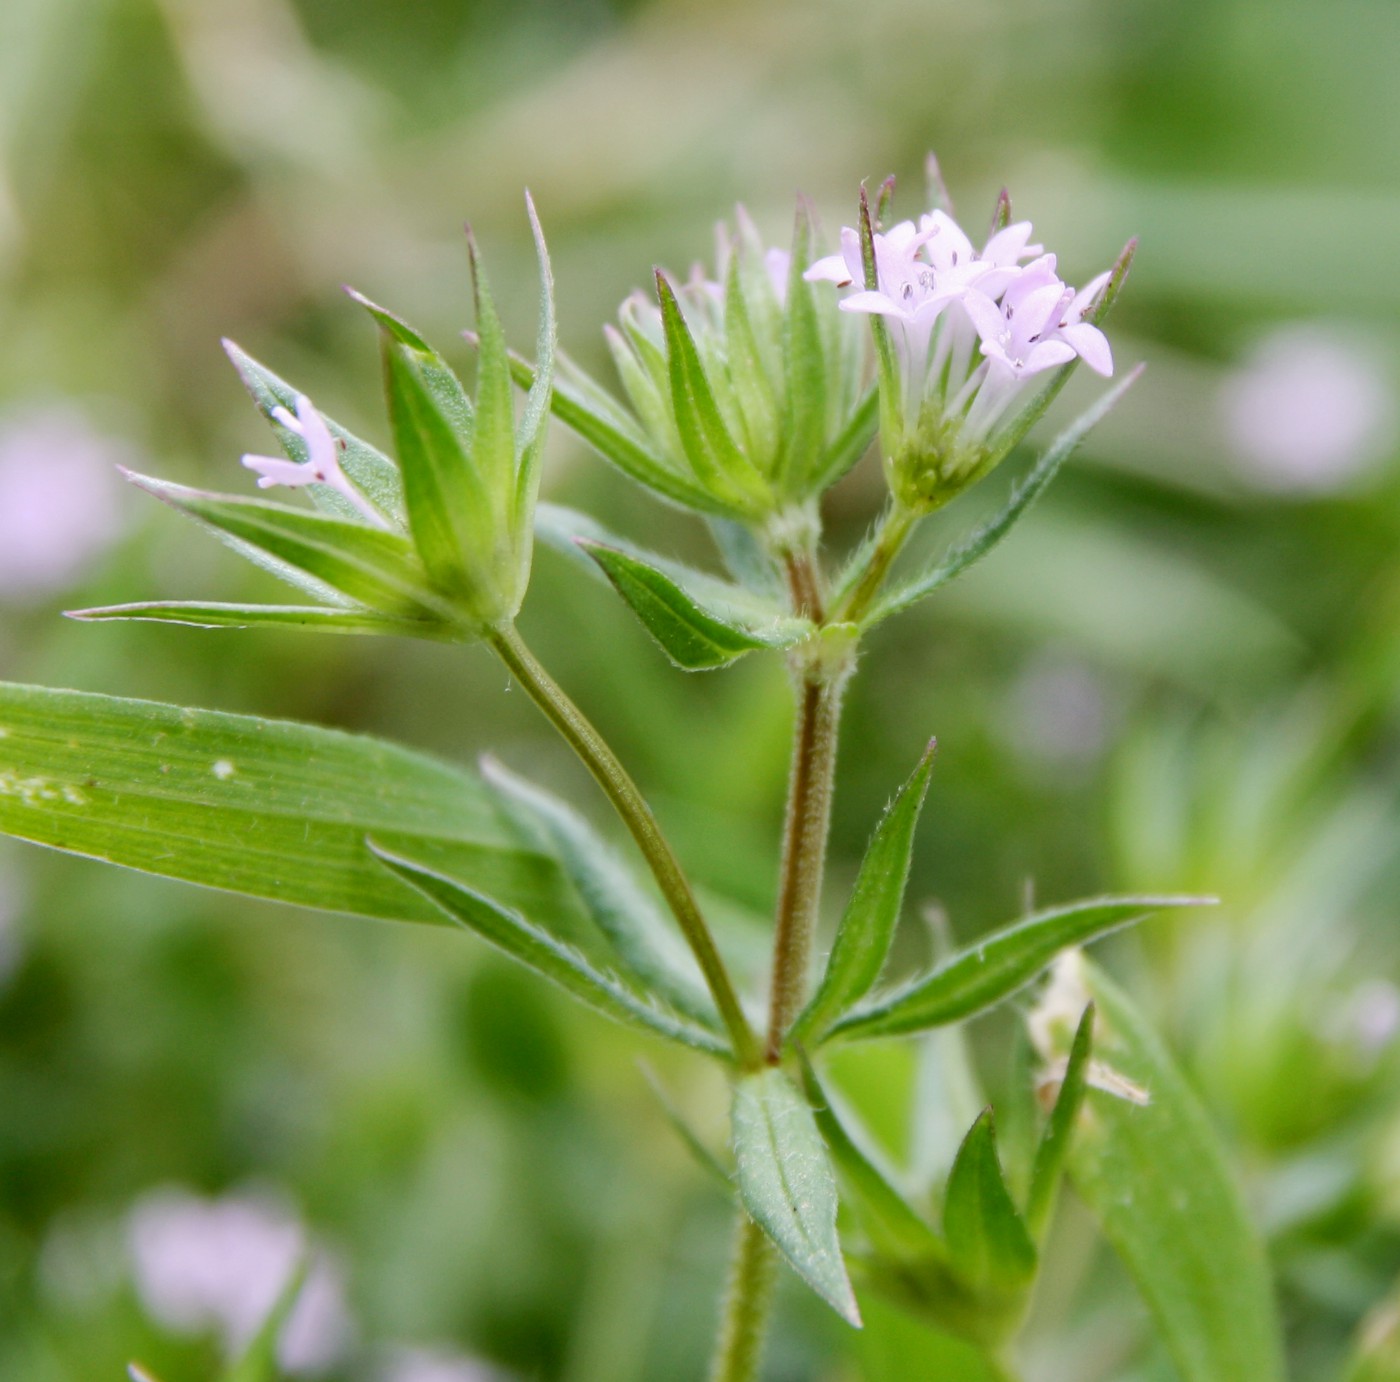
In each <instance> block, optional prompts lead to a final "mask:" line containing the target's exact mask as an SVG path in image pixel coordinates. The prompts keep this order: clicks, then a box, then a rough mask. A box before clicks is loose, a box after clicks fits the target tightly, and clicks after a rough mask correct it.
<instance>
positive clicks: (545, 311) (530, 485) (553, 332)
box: [505, 192, 559, 561]
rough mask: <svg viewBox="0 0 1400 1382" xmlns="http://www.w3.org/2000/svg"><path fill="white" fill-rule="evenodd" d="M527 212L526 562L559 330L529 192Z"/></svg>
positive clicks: (522, 492) (518, 526) (519, 500)
mask: <svg viewBox="0 0 1400 1382" xmlns="http://www.w3.org/2000/svg"><path fill="white" fill-rule="evenodd" d="M525 208H526V211H527V212H528V213H529V216H530V233H531V234H532V235H533V236H534V240H535V258H536V259H537V260H538V262H539V270H540V310H539V326H538V328H537V329H536V333H535V360H536V361H537V363H538V366H539V368H538V369H537V370H535V371H534V378H533V379H531V381H530V383H529V386H528V392H527V393H526V396H525V408H524V411H523V412H522V413H521V415H520V429H519V431H518V433H517V434H516V439H515V444H516V447H517V449H518V450H519V452H520V473H519V475H518V476H517V478H516V495H515V530H516V531H517V532H518V533H520V534H521V535H522V536H523V537H524V539H525V544H526V549H527V550H526V555H525V560H526V561H528V560H529V554H528V545H529V540H530V534H531V532H532V531H533V526H532V523H531V516H532V514H533V513H534V510H535V501H536V500H537V499H538V497H539V490H540V457H541V455H542V454H543V452H544V434H545V422H546V421H547V419H548V418H549V405H550V395H551V393H552V392H553V389H554V351H555V347H556V345H557V343H558V338H559V329H558V325H557V323H556V322H555V319H554V271H553V270H552V269H551V268H550V264H549V249H548V247H547V246H546V245H545V242H544V230H543V228H542V227H541V225H540V218H539V216H538V215H537V214H536V213H535V202H534V199H533V198H532V197H531V196H530V194H529V193H528V192H527V193H526V194H525ZM505 367H506V370H507V372H508V373H509V372H512V371H513V366H512V365H511V361H510V356H509V353H507V355H506V361H505Z"/></svg>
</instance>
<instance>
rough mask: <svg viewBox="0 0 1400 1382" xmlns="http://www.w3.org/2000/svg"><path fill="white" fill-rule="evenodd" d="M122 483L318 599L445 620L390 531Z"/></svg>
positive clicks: (256, 502) (252, 502)
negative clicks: (257, 556)
mask: <svg viewBox="0 0 1400 1382" xmlns="http://www.w3.org/2000/svg"><path fill="white" fill-rule="evenodd" d="M127 478H128V479H130V480H131V482H132V483H133V484H135V485H139V486H140V487H141V488H142V489H144V490H146V491H147V492H148V493H150V494H154V495H155V496H156V498H157V499H161V500H164V501H165V502H166V503H167V504H169V505H171V506H172V507H173V508H176V509H179V510H180V512H181V513H184V514H187V515H188V516H189V517H191V518H194V519H196V520H198V521H199V522H201V523H202V524H204V525H205V526H206V527H208V528H211V529H212V530H213V531H214V532H215V533H217V534H218V535H219V536H220V537H224V536H227V537H229V538H231V539H233V542H232V543H231V544H230V545H233V546H234V547H235V550H237V551H239V552H240V554H242V555H245V556H246V555H248V549H253V550H255V551H257V552H259V553H261V554H263V555H264V556H266V557H267V558H270V559H271V565H270V569H272V570H273V571H274V572H275V574H278V575H282V576H283V578H284V579H288V580H291V581H292V583H293V584H297V585H302V586H303V587H305V586H306V584H307V583H306V582H305V581H302V580H298V579H296V578H294V577H291V576H289V575H287V574H286V573H287V572H288V571H289V570H290V571H297V572H301V573H304V575H305V576H309V577H310V578H311V588H312V589H314V590H315V591H316V592H317V593H318V594H319V593H322V592H323V591H327V590H329V591H331V592H334V595H333V598H334V596H335V595H338V596H348V597H349V598H350V599H351V600H353V601H355V602H357V603H358V604H361V605H367V606H369V607H371V608H373V609H377V610H379V611H381V612H386V613H391V614H404V615H411V616H412V617H415V618H425V617H430V618H442V619H451V618H452V611H451V610H450V609H449V608H447V607H446V606H445V605H444V604H443V602H442V601H441V600H440V599H439V598H438V597H437V596H436V595H435V594H434V593H433V592H432V590H431V589H430V588H429V587H428V585H427V584H426V582H425V581H424V579H423V574H422V572H421V570H420V569H419V566H418V563H417V561H416V560H415V559H414V554H413V548H412V546H411V545H410V544H409V542H408V539H407V538H404V537H401V536H400V535H399V534H398V533H390V532H384V531H382V530H380V529H378V528H371V527H369V526H367V525H366V524H364V523H351V522H347V521H345V520H344V519H340V518H332V517H331V516H330V515H329V514H319V513H311V512H309V511H307V510H305V509H294V508H291V507H289V506H288V505H285V504H273V503H269V502H268V501H267V500H265V499H238V498H234V497H232V496H230V495H223V494H213V493H210V492H209V491H207V490H198V489H188V488H186V487H185V486H184V485H175V484H171V483H170V482H169V481H166V480H155V479H152V478H150V477H149V476H145V475H134V474H130V473H129V472H127ZM259 564H267V563H259Z"/></svg>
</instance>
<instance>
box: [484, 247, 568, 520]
mask: <svg viewBox="0 0 1400 1382" xmlns="http://www.w3.org/2000/svg"><path fill="white" fill-rule="evenodd" d="M467 252H468V255H469V257H470V259H471V270H472V292H473V296H474V298H475V301H476V336H477V351H476V427H475V432H474V434H473V437H472V468H473V469H474V470H475V472H476V474H477V476H478V477H479V479H480V482H481V484H482V486H483V488H484V489H485V491H486V494H487V496H488V499H489V501H490V504H491V512H492V514H493V516H494V519H495V523H496V524H498V525H499V524H501V523H503V522H504V521H505V520H506V518H507V517H508V516H509V515H510V514H511V513H512V512H513V510H514V507H515V502H514V501H515V398H514V394H513V391H512V389H511V382H510V357H509V355H508V353H507V351H506V337H505V331H504V330H503V329H502V327H501V319H500V317H499V316H498V315H497V313H496V302H495V299H494V298H493V297H492V296H491V285H490V283H489V282H488V281H487V278H486V267H485V265H484V264H482V262H481V252H480V250H479V249H478V248H477V243H476V237H475V236H474V235H473V234H472V231H471V227H470V226H468V227H467ZM553 368H554V366H553V356H552V353H551V355H550V356H549V358H547V359H545V360H544V361H543V362H542V363H541V365H540V369H539V372H538V375H539V377H538V379H537V380H536V382H537V383H541V382H542V383H543V384H544V385H545V387H546V388H548V387H549V380H550V377H551V375H552V374H553Z"/></svg>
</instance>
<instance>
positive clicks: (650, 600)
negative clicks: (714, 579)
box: [578, 539, 812, 672]
mask: <svg viewBox="0 0 1400 1382" xmlns="http://www.w3.org/2000/svg"><path fill="white" fill-rule="evenodd" d="M578 541H579V544H580V546H582V547H583V549H584V550H585V551H586V552H587V553H588V555H589V556H590V557H592V558H593V560H594V561H596V562H597V563H598V565H599V566H600V567H602V569H603V571H604V573H605V574H606V575H607V578H608V579H609V580H610V581H611V582H612V584H613V586H614V588H615V589H616V590H617V593H618V594H619V595H621V596H622V598H623V599H624V600H626V601H627V603H628V604H629V605H630V606H631V608H632V612H633V613H634V614H635V615H636V616H637V618H638V619H640V620H641V621H642V623H643V625H645V627H646V630H647V632H648V633H649V634H651V636H652V637H653V638H654V639H656V641H657V642H658V643H659V644H660V645H661V647H662V649H663V650H664V651H665V653H666V655H667V656H668V657H669V658H670V659H671V661H672V662H674V663H675V664H676V665H677V666H678V667H682V668H684V669H685V670H686V671H688V672H695V671H703V670H707V669H710V668H715V667H725V666H728V664H729V663H731V662H733V661H734V660H735V659H736V658H739V657H742V656H743V655H744V654H745V653H751V652H755V651H757V650H758V649H760V648H790V647H791V646H792V645H793V644H794V643H799V642H801V641H802V639H804V638H807V637H809V636H810V634H811V632H812V625H811V623H810V622H809V621H808V620H805V619H793V618H788V617H784V616H779V617H776V618H774V619H773V620H771V621H770V622H768V623H767V625H766V626H763V625H760V626H756V627H747V626H746V625H745V624H744V623H741V622H739V621H738V620H735V619H734V618H732V617H726V616H724V615H721V614H719V613H717V612H716V611H715V610H714V609H713V608H706V607H705V606H703V605H702V604H700V603H699V601H697V600H695V599H694V598H692V596H691V595H690V594H689V593H688V592H687V591H686V590H684V589H682V587H681V586H680V585H679V584H678V583H677V582H676V581H675V580H673V579H672V578H671V577H670V576H669V575H667V574H666V573H665V572H664V571H662V570H660V569H659V568H658V567H655V566H651V565H649V564H648V563H646V562H643V561H640V560H638V559H637V558H636V557H633V556H629V555H628V554H627V553H626V552H622V551H619V550H618V549H617V548H615V547H606V546H603V545H602V544H600V543H593V542H588V541H587V540H585V539H578Z"/></svg>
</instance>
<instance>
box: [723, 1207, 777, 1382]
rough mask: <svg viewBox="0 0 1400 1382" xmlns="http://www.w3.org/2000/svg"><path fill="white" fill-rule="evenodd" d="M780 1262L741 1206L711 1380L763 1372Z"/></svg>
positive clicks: (740, 1379)
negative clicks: (765, 1344)
mask: <svg viewBox="0 0 1400 1382" xmlns="http://www.w3.org/2000/svg"><path fill="white" fill-rule="evenodd" d="M777 1266H778V1257H777V1253H776V1252H774V1250H773V1245H772V1243H770V1242H769V1241H768V1238H767V1235H766V1234H765V1233H764V1232H763V1230H762V1229H761V1228H759V1226H758V1225H757V1224H756V1223H754V1221H753V1220H752V1219H750V1218H749V1216H748V1215H747V1214H746V1213H745V1212H744V1211H743V1210H742V1209H740V1211H739V1217H738V1223H737V1225H736V1228H735V1234H734V1261H733V1265H732V1266H731V1267H730V1269H729V1285H728V1287H727V1288H726V1290H725V1297H724V1315H723V1318H722V1320H721V1322H720V1334H719V1341H718V1343H717V1344H716V1346H715V1356H714V1361H713V1363H712V1364H711V1365H710V1382H754V1379H755V1378H757V1377H758V1370H759V1364H760V1363H761V1361H762V1359H763V1340H764V1336H765V1335H766V1334H767V1332H768V1314H769V1311H770V1310H771V1309H772V1306H773V1286H774V1278H775V1276H776V1274H777Z"/></svg>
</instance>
